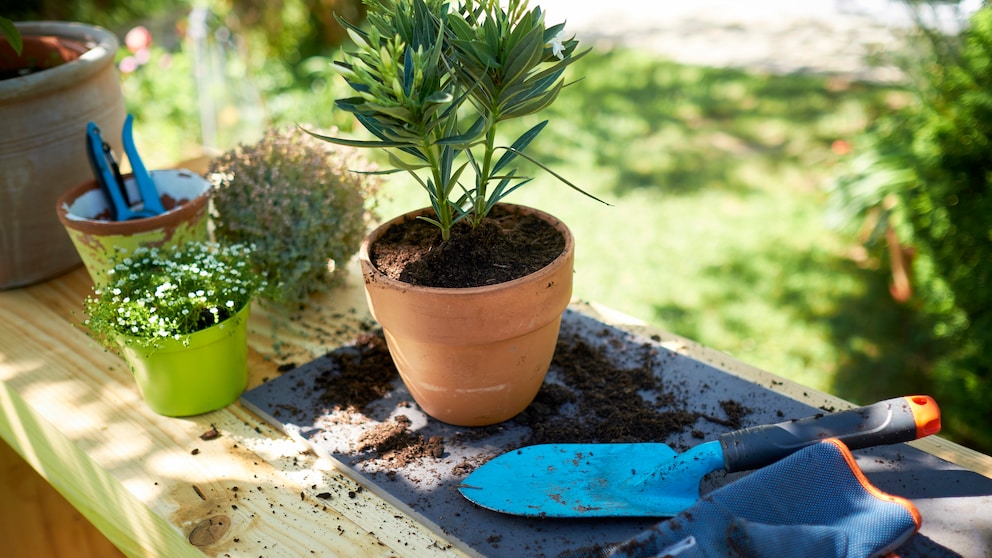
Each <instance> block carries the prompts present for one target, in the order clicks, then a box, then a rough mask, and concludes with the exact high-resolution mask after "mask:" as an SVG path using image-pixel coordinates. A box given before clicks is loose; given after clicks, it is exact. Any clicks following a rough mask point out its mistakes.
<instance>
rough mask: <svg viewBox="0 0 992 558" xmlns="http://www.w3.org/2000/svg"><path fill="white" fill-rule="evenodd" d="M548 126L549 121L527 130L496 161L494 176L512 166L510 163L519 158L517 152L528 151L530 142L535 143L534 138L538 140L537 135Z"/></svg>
mask: <svg viewBox="0 0 992 558" xmlns="http://www.w3.org/2000/svg"><path fill="white" fill-rule="evenodd" d="M547 125H548V121H547V120H545V121H543V122H541V123H540V124H538V125H537V126H534V127H533V128H531V129H530V130H527V131H526V132H524V133H523V134H522V135H521V136H520V137H519V138H517V140H516V141H514V142H513V145H511V146H510V149H507V150H506V153H503V156H502V157H500V158H499V160H498V161H496V164H495V165H494V166H493V174H496V173H498V172H499V171H500V170H501V169H502V168H503V167H505V166H506V165H508V164H510V162H512V161H513V160H514V159H515V158H516V157H517V153H516V152H517V151H523V150H524V149H527V146H528V145H530V142H532V141H534V138H536V137H537V135H538V134H540V133H541V130H543V129H544V127H545V126H547Z"/></svg>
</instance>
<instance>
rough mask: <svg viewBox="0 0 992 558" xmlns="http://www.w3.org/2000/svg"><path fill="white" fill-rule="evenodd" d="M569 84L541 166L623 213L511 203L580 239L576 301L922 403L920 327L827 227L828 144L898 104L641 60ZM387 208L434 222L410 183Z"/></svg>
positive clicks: (553, 198)
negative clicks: (915, 342) (909, 394)
mask: <svg viewBox="0 0 992 558" xmlns="http://www.w3.org/2000/svg"><path fill="white" fill-rule="evenodd" d="M570 75H571V76H585V77H584V79H583V80H581V81H579V82H577V83H575V84H574V85H572V86H571V87H569V88H566V89H565V91H564V92H563V93H562V94H561V96H560V97H559V100H558V101H557V102H556V103H555V104H554V105H553V106H552V107H551V109H549V110H548V111H545V112H544V113H542V114H541V117H542V118H549V119H550V120H551V124H550V125H549V127H548V129H546V130H545V132H544V133H543V134H542V136H541V137H540V138H539V139H538V140H537V142H535V144H534V145H533V146H532V154H533V155H535V156H537V157H538V158H539V159H540V160H542V161H543V162H545V163H546V164H549V165H550V166H552V167H553V168H554V169H555V170H556V171H558V172H559V173H561V174H563V175H565V176H566V177H568V178H569V179H571V180H572V181H574V182H576V183H577V184H578V185H579V186H580V187H582V188H583V189H585V190H587V191H589V192H590V193H593V194H594V195H596V196H598V197H600V198H602V199H605V200H607V201H608V202H609V203H610V204H612V206H611V207H606V206H603V205H600V204H598V203H596V202H594V201H592V200H589V199H588V198H586V197H584V196H582V195H580V194H577V193H574V192H572V191H571V190H569V189H568V188H567V187H566V186H564V185H562V184H560V183H558V182H556V181H555V180H554V179H552V178H550V177H548V176H546V175H544V174H542V173H540V172H538V171H536V170H535V171H533V172H534V173H535V175H536V176H538V177H539V178H538V179H537V180H536V181H535V182H534V183H532V184H531V185H528V186H527V187H525V189H523V190H521V191H519V192H518V193H516V194H514V195H513V197H512V198H511V200H510V201H514V202H518V203H526V204H529V205H533V206H535V207H539V208H541V209H545V210H547V211H550V212H551V213H554V214H555V215H557V216H558V217H560V218H562V219H564V220H565V221H566V223H568V225H569V227H570V228H571V229H572V230H573V232H574V234H575V236H576V243H577V256H576V274H575V295H576V296H578V297H580V298H582V299H585V300H592V301H596V302H600V303H603V304H606V305H608V306H610V307H613V308H616V309H618V310H620V311H623V312H625V313H627V314H630V315H632V316H635V317H638V318H641V319H643V320H645V321H647V322H649V323H651V324H653V325H655V326H657V327H660V328H662V329H664V330H667V331H671V332H673V333H676V334H679V335H682V336H685V337H689V338H691V339H694V340H696V341H699V342H701V343H703V344H705V345H707V346H710V347H713V348H715V349H718V350H721V351H724V352H726V353H729V354H731V355H733V356H735V357H737V358H739V359H741V360H743V361H745V362H747V363H749V364H752V365H755V366H758V367H761V368H763V369H766V370H769V371H771V372H774V373H777V374H780V375H783V376H786V377H789V378H792V379H795V380H796V381H799V382H801V383H803V384H806V385H808V386H810V387H813V388H817V389H821V390H826V391H831V392H834V393H836V394H838V395H840V396H842V397H847V398H851V399H854V400H856V401H868V400H871V399H881V398H885V397H889V396H892V395H898V394H901V393H903V392H904V391H907V390H908V391H913V390H911V389H908V387H909V386H914V385H916V384H921V386H920V387H921V389H922V388H923V387H925V382H919V381H915V380H912V379H911V378H910V379H907V378H904V377H903V376H904V374H905V372H906V371H907V370H911V369H912V367H911V366H907V365H906V364H905V363H906V362H914V361H916V360H918V357H917V356H916V355H914V354H913V347H907V346H904V344H903V343H901V341H902V340H903V339H904V335H905V334H906V331H905V329H906V328H905V327H900V326H901V325H903V324H906V323H907V316H906V314H907V313H908V310H906V309H905V308H902V307H900V306H898V305H897V304H895V303H894V302H893V301H892V299H891V298H890V297H889V295H888V292H887V287H886V277H885V275H884V273H882V272H879V271H878V270H873V269H866V268H865V267H864V266H863V265H861V264H858V263H856V262H855V261H854V260H853V259H852V258H851V257H850V256H849V255H850V254H851V253H852V252H854V251H855V250H854V249H855V248H857V246H858V241H857V239H855V238H852V237H850V236H847V235H844V234H842V233H840V232H837V231H834V230H831V229H830V228H828V227H827V225H826V218H825V217H826V215H825V202H826V194H825V192H824V189H823V186H824V184H825V183H826V181H827V180H828V179H829V178H830V176H831V174H832V173H834V172H835V171H836V170H837V168H838V165H839V164H840V163H841V157H840V156H839V155H837V154H835V153H834V152H833V151H832V149H831V145H832V143H833V142H834V141H835V140H845V139H850V138H851V137H852V136H853V135H855V134H857V133H858V132H859V131H860V130H862V129H863V128H864V127H865V126H866V125H867V123H868V122H869V121H870V119H871V118H873V117H874V115H876V114H878V113H879V112H881V111H884V110H888V109H889V107H890V106H891V105H892V104H893V103H898V102H902V99H903V96H902V94H901V93H900V92H899V91H896V90H894V89H892V88H886V87H881V86H871V85H864V84H856V83H849V82H846V81H844V80H841V79H836V78H834V79H830V78H827V77H822V76H820V77H816V76H805V75H790V76H773V75H760V74H753V73H748V72H744V71H738V70H729V69H708V68H698V67H688V66H682V65H678V64H674V63H670V62H666V61H663V60H659V59H657V58H652V57H650V56H646V55H644V54H640V53H636V52H632V51H615V52H606V53H594V54H591V55H590V56H588V57H587V58H585V59H584V60H582V61H580V62H579V63H577V64H576V65H575V66H574V70H572V71H571V74H570ZM529 124H533V122H529V123H522V124H521V126H525V125H529ZM385 192H386V193H387V195H391V196H393V198H394V199H392V200H390V201H387V202H385V203H383V205H382V207H381V211H382V212H383V214H384V215H392V214H395V213H398V212H400V211H403V210H406V209H410V208H413V207H419V206H422V205H426V197H425V196H423V195H422V194H421V193H420V191H419V189H417V187H416V186H414V185H413V183H411V182H409V181H408V180H407V179H406V178H404V177H403V176H402V175H396V176H395V177H393V178H392V179H391V180H390V182H389V183H388V184H387V186H386V188H385ZM880 368H884V370H880Z"/></svg>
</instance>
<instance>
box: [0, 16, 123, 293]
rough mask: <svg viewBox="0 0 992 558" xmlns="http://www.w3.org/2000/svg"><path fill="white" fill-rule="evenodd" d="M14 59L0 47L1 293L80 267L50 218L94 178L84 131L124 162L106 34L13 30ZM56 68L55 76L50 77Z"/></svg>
mask: <svg viewBox="0 0 992 558" xmlns="http://www.w3.org/2000/svg"><path fill="white" fill-rule="evenodd" d="M17 28H18V29H19V30H20V32H21V35H22V38H23V39H24V50H23V52H22V54H21V56H20V57H17V56H15V55H14V52H13V49H11V48H10V46H9V45H8V44H7V42H6V40H4V39H0V73H2V74H3V75H4V76H7V75H11V74H12V73H14V74H16V73H17V71H16V70H17V69H18V68H32V69H33V70H32V72H31V73H28V74H26V75H22V76H20V77H9V78H7V79H0V122H2V124H0V169H3V172H0V289H4V288H11V287H18V286H22V285H28V284H31V283H36V282H38V281H43V280H45V279H48V278H50V277H54V276H55V275H58V274H61V273H64V272H66V271H68V270H69V269H71V268H73V267H75V266H77V265H79V256H78V255H77V254H76V250H75V249H74V248H73V246H72V243H71V242H69V239H68V238H67V237H66V235H65V233H63V232H62V227H61V226H60V225H59V222H58V219H56V217H55V215H53V214H52V204H54V203H55V200H56V199H57V198H58V197H59V195H60V194H62V192H64V191H66V189H68V188H70V187H72V186H74V185H76V184H79V183H81V182H83V181H85V180H86V179H87V178H89V177H91V176H92V171H91V170H90V167H89V162H88V161H87V159H86V142H85V141H84V137H85V131H86V123H87V122H90V121H93V122H96V123H97V125H98V126H100V129H101V130H103V132H104V137H105V138H106V139H107V140H108V142H109V143H110V144H111V145H112V146H113V147H114V149H115V151H117V152H118V153H120V152H121V145H120V136H121V128H122V127H123V124H124V118H125V109H124V100H123V96H122V94H121V88H120V81H119V77H118V74H117V69H116V67H115V66H114V54H115V53H116V52H117V48H118V41H117V38H116V37H115V36H114V34H113V33H111V32H109V31H107V30H105V29H102V28H99V27H94V26H92V25H84V24H81V23H66V22H53V21H42V22H29V23H18V24H17ZM52 64H57V65H55V66H54V67H49V66H51V65H52Z"/></svg>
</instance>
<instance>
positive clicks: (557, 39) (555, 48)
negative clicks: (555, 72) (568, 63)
mask: <svg viewBox="0 0 992 558" xmlns="http://www.w3.org/2000/svg"><path fill="white" fill-rule="evenodd" d="M564 34H565V30H564V29H562V30H561V31H559V32H558V33H557V34H556V35H555V36H554V37H551V42H550V43H548V46H550V47H551V53H552V54H554V55H555V56H557V57H558V60H564V59H565V45H563V44H562V42H561V41H562V38H563V35H564Z"/></svg>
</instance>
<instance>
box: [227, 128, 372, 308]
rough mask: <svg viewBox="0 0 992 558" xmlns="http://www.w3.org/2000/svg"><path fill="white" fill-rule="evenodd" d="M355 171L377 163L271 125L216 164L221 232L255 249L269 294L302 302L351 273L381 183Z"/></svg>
mask: <svg viewBox="0 0 992 558" xmlns="http://www.w3.org/2000/svg"><path fill="white" fill-rule="evenodd" d="M352 170H358V171H371V170H372V167H371V166H370V165H369V163H368V162H366V161H364V160H363V159H362V158H361V157H359V154H358V152H357V150H355V149H353V148H348V147H343V146H332V145H329V144H327V143H325V142H322V141H319V140H317V139H314V138H313V137H311V136H309V135H307V134H305V133H303V132H301V131H300V130H299V129H296V128H284V129H270V130H267V131H266V133H265V134H264V136H263V137H262V139H260V140H259V141H258V142H256V143H254V144H251V145H241V146H238V147H237V148H235V149H232V150H230V151H228V152H226V153H224V154H222V155H221V156H220V157H218V158H217V159H215V160H214V161H213V162H212V163H211V166H210V171H209V172H208V174H207V176H208V178H209V179H210V181H211V182H212V183H213V185H214V188H213V189H212V197H213V202H214V214H213V223H214V226H215V229H214V233H215V235H216V237H217V239H218V240H221V241H225V242H235V243H245V244H251V245H253V246H254V250H253V260H254V262H255V266H256V268H257V269H258V270H259V271H260V272H262V273H264V275H265V276H266V279H267V280H268V287H267V288H266V289H265V291H264V292H263V293H262V294H261V296H262V297H263V298H266V299H268V300H271V301H274V302H276V303H279V304H283V305H302V304H305V303H306V302H307V301H308V300H309V297H310V295H312V294H313V293H316V292H320V291H323V290H326V289H328V288H330V287H331V286H332V285H334V284H335V283H336V282H337V280H338V279H339V278H340V277H342V276H343V271H344V267H345V264H346V263H347V262H348V260H349V259H351V257H352V256H354V255H355V253H356V252H358V248H359V246H360V245H361V242H362V239H363V237H364V236H365V232H366V230H367V227H368V224H369V221H370V219H369V213H368V212H367V211H366V209H367V206H371V202H372V200H373V195H374V193H375V192H376V190H377V189H378V187H379V182H380V180H379V177H377V176H375V175H371V174H359V173H354V172H351V171H352Z"/></svg>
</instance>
